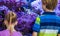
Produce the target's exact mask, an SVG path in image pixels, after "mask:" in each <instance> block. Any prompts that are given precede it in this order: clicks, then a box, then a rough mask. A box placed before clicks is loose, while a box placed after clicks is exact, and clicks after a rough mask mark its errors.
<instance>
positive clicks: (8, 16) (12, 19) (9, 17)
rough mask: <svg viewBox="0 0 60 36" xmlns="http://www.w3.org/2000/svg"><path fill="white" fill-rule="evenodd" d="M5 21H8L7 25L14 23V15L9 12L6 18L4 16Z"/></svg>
mask: <svg viewBox="0 0 60 36" xmlns="http://www.w3.org/2000/svg"><path fill="white" fill-rule="evenodd" d="M5 20H7V21H8V23H10V22H11V23H14V22H15V21H16V20H17V18H16V14H15V13H14V12H9V13H8V14H7V15H6V16H5Z"/></svg>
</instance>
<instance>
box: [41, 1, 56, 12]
mask: <svg viewBox="0 0 60 36" xmlns="http://www.w3.org/2000/svg"><path fill="white" fill-rule="evenodd" d="M56 5H57V0H42V8H43V10H45V11H46V9H48V10H54V9H55V7H56Z"/></svg>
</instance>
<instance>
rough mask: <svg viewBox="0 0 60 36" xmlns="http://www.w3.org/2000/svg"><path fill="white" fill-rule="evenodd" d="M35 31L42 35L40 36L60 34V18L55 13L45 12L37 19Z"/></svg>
mask: <svg viewBox="0 0 60 36" xmlns="http://www.w3.org/2000/svg"><path fill="white" fill-rule="evenodd" d="M33 31H35V32H38V33H40V34H39V36H42V33H44V36H49V35H50V36H56V35H57V34H58V33H59V34H60V17H59V16H56V14H55V12H44V13H43V14H42V15H41V16H40V17H37V18H36V22H35V24H34V26H33ZM46 33H47V35H46ZM48 33H49V34H48Z"/></svg>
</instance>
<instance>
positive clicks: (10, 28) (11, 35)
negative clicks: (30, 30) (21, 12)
mask: <svg viewBox="0 0 60 36" xmlns="http://www.w3.org/2000/svg"><path fill="white" fill-rule="evenodd" d="M4 23H5V25H6V27H7V29H6V30H3V31H1V32H0V36H22V34H21V33H20V32H18V31H16V30H15V29H14V27H15V25H17V18H16V14H15V13H14V12H9V13H8V14H7V15H6V16H5V20H4Z"/></svg>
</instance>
